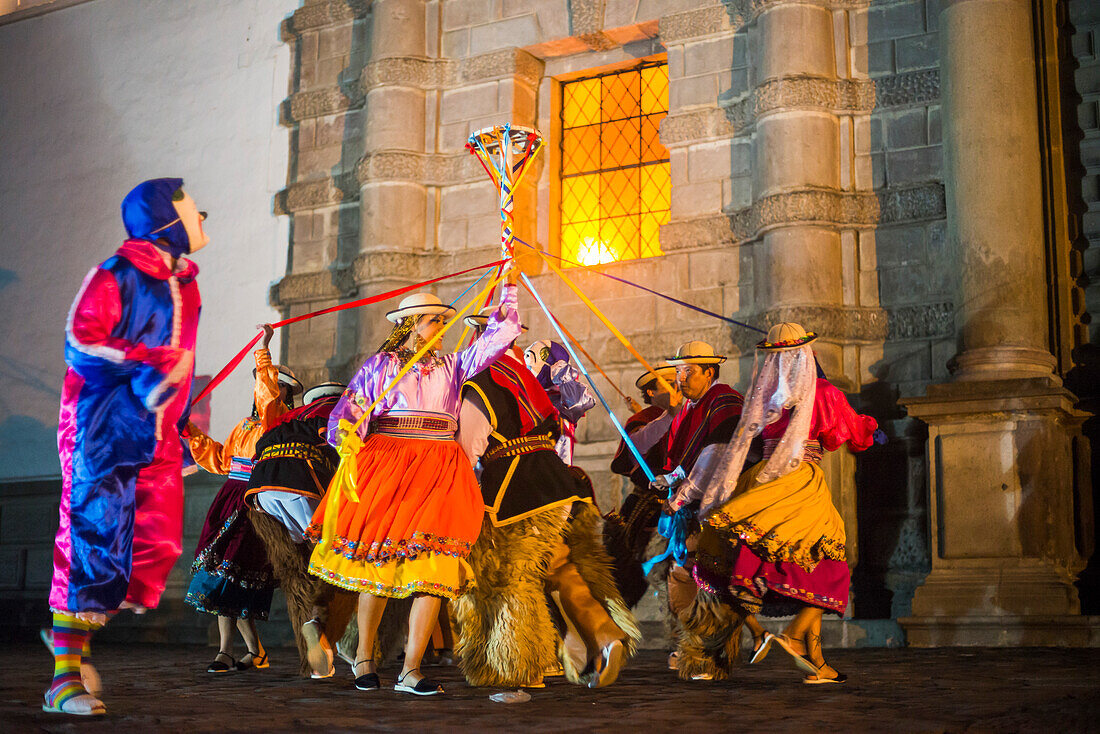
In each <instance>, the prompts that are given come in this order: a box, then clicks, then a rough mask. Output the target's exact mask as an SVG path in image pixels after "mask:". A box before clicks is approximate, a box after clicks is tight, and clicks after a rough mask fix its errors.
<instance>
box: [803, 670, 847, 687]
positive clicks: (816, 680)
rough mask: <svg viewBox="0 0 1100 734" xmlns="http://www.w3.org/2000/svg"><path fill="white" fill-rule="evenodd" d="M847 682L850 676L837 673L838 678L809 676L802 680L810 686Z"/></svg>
mask: <svg viewBox="0 0 1100 734" xmlns="http://www.w3.org/2000/svg"><path fill="white" fill-rule="evenodd" d="M846 680H848V676H846V675H844V674H843V673H840V672H837V674H836V678H822V677H821V675H820V674H818V675H816V676H812V675H808V676H806V677H805V678H803V679H802V682H803V683H805V684H806V685H808V686H820V685H825V684H827V683H843V682H844V681H846Z"/></svg>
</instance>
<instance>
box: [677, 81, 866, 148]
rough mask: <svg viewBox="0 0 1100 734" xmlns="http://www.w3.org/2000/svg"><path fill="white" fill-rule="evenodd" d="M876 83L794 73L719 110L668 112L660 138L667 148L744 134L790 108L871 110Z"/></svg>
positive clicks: (763, 85)
mask: <svg viewBox="0 0 1100 734" xmlns="http://www.w3.org/2000/svg"><path fill="white" fill-rule="evenodd" d="M874 108H875V85H874V84H873V83H872V82H871V81H870V80H868V79H822V78H820V77H810V76H799V77H784V78H781V79H769V80H767V81H765V82H762V83H761V84H760V85H758V86H757V87H756V88H755V89H753V90H752V91H751V92H749V93H748V94H746V95H744V96H741V97H738V98H737V99H736V100H733V101H732V102H728V103H724V104H722V105H721V106H720V107H719V109H717V110H714V109H706V110H696V111H692V112H685V113H681V114H676V115H669V116H667V117H665V119H664V120H663V121H662V122H661V142H662V143H663V144H664V145H665V147H668V148H675V147H678V146H681V145H686V144H688V143H693V142H697V141H699V140H706V139H709V138H728V137H734V136H738V135H748V134H749V133H751V132H752V128H753V127H754V126H755V125H756V121H757V120H758V119H759V118H760V117H763V116H765V115H767V114H768V113H770V112H776V111H785V110H790V109H816V110H827V111H829V112H835V113H837V114H851V113H857V114H870V113H871V111H872V110H873V109H874Z"/></svg>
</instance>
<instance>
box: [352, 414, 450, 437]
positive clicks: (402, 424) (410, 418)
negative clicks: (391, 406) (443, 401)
mask: <svg viewBox="0 0 1100 734" xmlns="http://www.w3.org/2000/svg"><path fill="white" fill-rule="evenodd" d="M457 430H458V421H456V420H455V419H454V418H452V417H451V416H449V415H384V416H382V417H381V418H379V419H377V420H376V421H374V422H373V423H371V431H373V432H374V433H381V434H384V435H386V436H396V437H398V438H426V439H429V440H432V441H451V440H453V439H454V437H455V431H457Z"/></svg>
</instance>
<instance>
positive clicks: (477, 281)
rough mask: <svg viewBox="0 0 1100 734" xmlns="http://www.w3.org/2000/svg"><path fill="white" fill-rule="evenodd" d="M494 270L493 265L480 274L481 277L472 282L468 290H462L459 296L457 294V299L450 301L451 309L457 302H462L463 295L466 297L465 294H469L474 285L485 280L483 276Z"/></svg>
mask: <svg viewBox="0 0 1100 734" xmlns="http://www.w3.org/2000/svg"><path fill="white" fill-rule="evenodd" d="M494 270H496V266H495V265H494V266H493V267H491V268H489V269H488V270H486V271H485V272H484V273H482V274H481V277H480V278H478V279H477V280H475V281H474V282H473V283H470V287H469V288H467V289H466V290H464V291H462V292H461V293H459V294H458V298H456V299H454V300H453V301H451V308H454V307H455V304H456V303H458V302H459V301H461V300H462V297H463V296H465V295H466V294H467V293H469V292H470V291H472V290H473V289H474V286H475V285H477V284H478V283H480V282H481V281H483V280H484V279H485V276H486V275H488V274H489V273H491V272H493V271H494Z"/></svg>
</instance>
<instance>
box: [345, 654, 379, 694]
mask: <svg viewBox="0 0 1100 734" xmlns="http://www.w3.org/2000/svg"><path fill="white" fill-rule="evenodd" d="M373 662H374V660H370V659H368V660H360V661H359V662H357V663H356V664H355V665H353V666H352V667H351V672H352V673H353V674H354V673H355V670H356V668H358V667H359V666H360V665H362V664H363V663H373ZM354 685H355V687H356V688H357V689H359V690H360V691H377V690H378V689H379V688H381V687H382V681H381V680H380V679H379V678H378V673H364V674H363V675H358V676H356V677H355V684H354Z"/></svg>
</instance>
